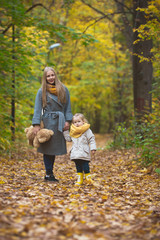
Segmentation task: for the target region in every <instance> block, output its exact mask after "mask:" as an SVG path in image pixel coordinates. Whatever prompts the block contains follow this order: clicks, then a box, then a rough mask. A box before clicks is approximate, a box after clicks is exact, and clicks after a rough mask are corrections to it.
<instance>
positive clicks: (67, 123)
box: [63, 122, 69, 131]
mask: <svg viewBox="0 0 160 240" xmlns="http://www.w3.org/2000/svg"><path fill="white" fill-rule="evenodd" d="M63 130H64V131H67V130H69V122H65V124H64V128H63Z"/></svg>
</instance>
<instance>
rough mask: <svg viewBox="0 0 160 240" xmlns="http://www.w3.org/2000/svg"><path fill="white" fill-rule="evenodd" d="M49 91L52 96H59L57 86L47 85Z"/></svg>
mask: <svg viewBox="0 0 160 240" xmlns="http://www.w3.org/2000/svg"><path fill="white" fill-rule="evenodd" d="M47 91H48V92H49V93H52V94H54V95H56V96H57V95H58V93H57V89H56V86H55V85H52V84H49V83H47Z"/></svg>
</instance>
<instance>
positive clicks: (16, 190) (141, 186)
mask: <svg viewBox="0 0 160 240" xmlns="http://www.w3.org/2000/svg"><path fill="white" fill-rule="evenodd" d="M134 158H135V155H134V151H133V150H132V151H131V150H130V151H114V152H108V151H102V150H99V151H97V154H96V158H95V160H94V161H92V162H91V165H90V166H91V172H92V176H93V179H94V184H93V185H87V184H86V182H85V181H84V184H83V185H82V186H81V187H75V186H74V182H75V166H74V164H73V162H71V161H70V160H69V155H66V156H61V157H58V158H57V159H56V163H55V175H56V177H57V178H58V179H59V183H58V184H54V183H48V182H44V180H43V177H44V167H43V162H42V156H41V155H40V154H38V155H36V154H35V153H33V152H32V154H31V152H28V153H27V152H24V153H23V155H21V157H20V158H19V159H12V160H11V159H10V160H9V159H4V158H1V159H0V160H1V167H0V239H1V240H3V239H4V240H12V239H13V240H16V239H31V240H36V239H37V240H41V239H43V240H52V239H54V240H66V239H68V240H97V239H98V240H158V239H160V215H159V214H160V201H159V200H160V189H159V176H158V175H157V174H156V173H153V172H149V171H148V170H147V169H145V168H144V169H142V168H139V167H137V164H136V162H134Z"/></svg>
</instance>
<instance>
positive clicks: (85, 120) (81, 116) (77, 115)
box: [72, 113, 88, 123]
mask: <svg viewBox="0 0 160 240" xmlns="http://www.w3.org/2000/svg"><path fill="white" fill-rule="evenodd" d="M75 117H80V118H81V120H82V121H83V122H85V123H88V120H87V119H86V118H85V116H84V115H83V114H82V113H76V114H74V116H73V118H72V122H73V121H74V118H75Z"/></svg>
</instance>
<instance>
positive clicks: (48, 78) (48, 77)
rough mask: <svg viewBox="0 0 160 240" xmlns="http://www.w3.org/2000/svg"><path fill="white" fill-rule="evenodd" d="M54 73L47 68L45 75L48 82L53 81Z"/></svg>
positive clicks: (51, 82)
mask: <svg viewBox="0 0 160 240" xmlns="http://www.w3.org/2000/svg"><path fill="white" fill-rule="evenodd" d="M55 77H56V76H55V73H54V72H53V71H52V70H49V71H48V72H47V75H46V81H47V82H48V83H50V84H53V83H54V82H55Z"/></svg>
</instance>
